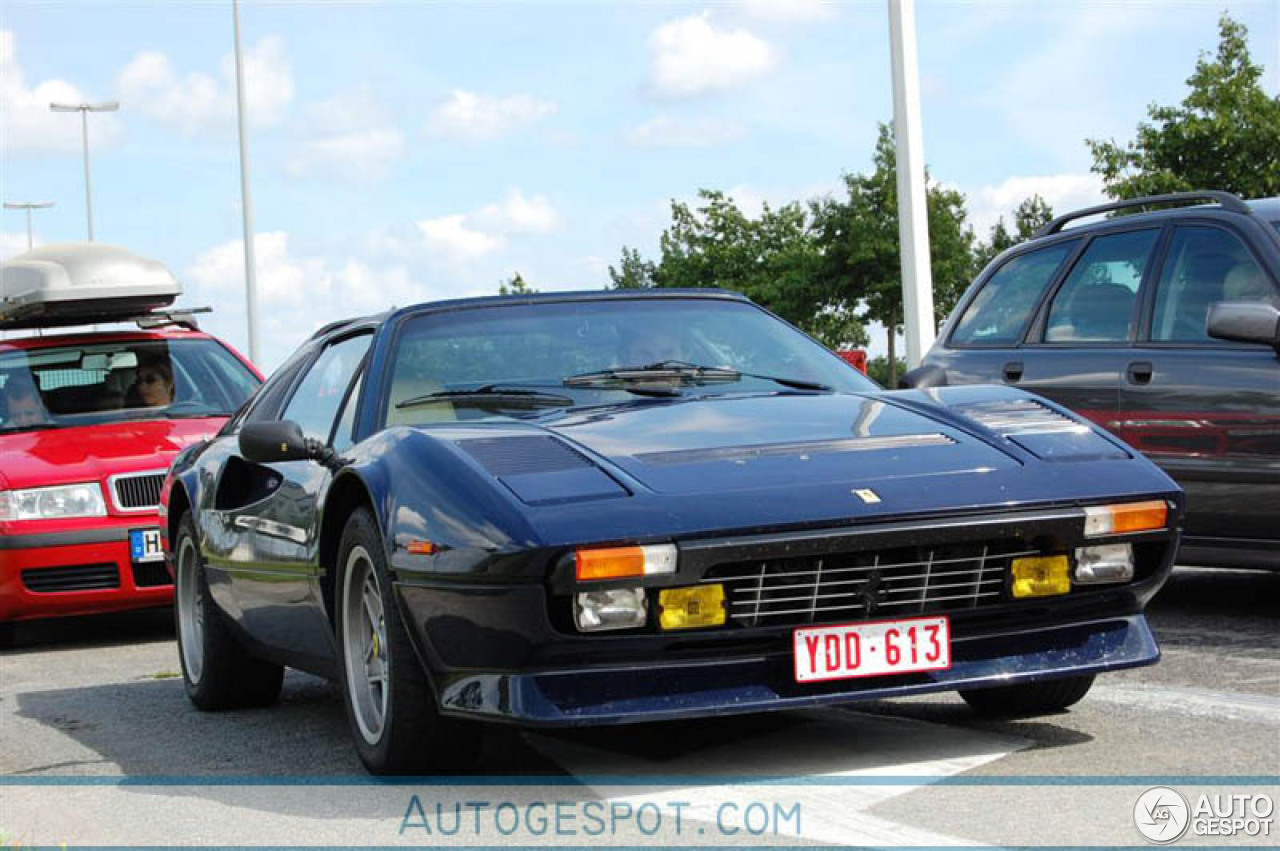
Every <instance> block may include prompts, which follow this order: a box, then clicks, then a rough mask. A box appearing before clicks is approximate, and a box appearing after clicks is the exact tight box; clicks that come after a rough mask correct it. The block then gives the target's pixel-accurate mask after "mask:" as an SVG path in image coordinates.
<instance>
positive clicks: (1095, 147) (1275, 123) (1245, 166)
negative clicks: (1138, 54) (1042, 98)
mask: <svg viewBox="0 0 1280 851" xmlns="http://www.w3.org/2000/svg"><path fill="white" fill-rule="evenodd" d="M1218 32H1219V41H1218V52H1217V54H1216V55H1212V56H1211V55H1210V54H1208V53H1207V52H1206V53H1201V54H1200V58H1199V60H1198V61H1197V62H1196V68H1195V72H1194V73H1193V74H1192V75H1191V76H1190V77H1189V78H1188V79H1187V86H1188V87H1189V88H1190V92H1189V93H1188V94H1187V96H1186V98H1184V99H1183V101H1182V103H1181V104H1180V105H1178V106H1156V105H1155V104H1152V105H1151V106H1149V107H1148V108H1147V117H1148V118H1149V119H1150V122H1146V121H1143V122H1139V124H1138V133H1137V138H1136V139H1135V140H1134V141H1133V142H1132V143H1130V144H1128V145H1119V144H1117V143H1116V142H1115V140H1114V139H1113V140H1109V141H1101V140H1097V139H1089V140H1087V144H1088V146H1089V150H1090V151H1091V152H1092V154H1093V171H1094V172H1096V173H1097V174H1100V175H1101V176H1102V179H1103V183H1104V184H1105V186H1106V190H1107V194H1108V195H1110V196H1111V197H1113V198H1136V197H1138V196H1141V195H1157V194H1160V193H1164V192H1180V191H1186V190H1193V189H1225V190H1227V191H1229V192H1234V193H1236V194H1237V195H1241V196H1243V197H1246V198H1257V197H1263V196H1270V195H1276V194H1280V96H1276V97H1270V96H1268V95H1267V93H1266V91H1265V90H1264V89H1263V88H1262V85H1261V79H1262V66H1260V65H1256V64H1254V62H1253V60H1252V59H1251V58H1250V56H1249V46H1248V43H1247V41H1246V38H1247V36H1248V29H1247V28H1246V27H1245V25H1244V24H1241V23H1239V22H1237V21H1235V20H1233V19H1232V18H1231V17H1230V16H1229V15H1227V14H1225V13H1224V14H1223V15H1222V17H1221V18H1220V19H1219V21H1218Z"/></svg>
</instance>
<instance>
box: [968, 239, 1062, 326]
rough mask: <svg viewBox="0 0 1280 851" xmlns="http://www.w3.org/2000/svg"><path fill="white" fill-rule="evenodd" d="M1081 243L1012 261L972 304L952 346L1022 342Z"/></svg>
mask: <svg viewBox="0 0 1280 851" xmlns="http://www.w3.org/2000/svg"><path fill="white" fill-rule="evenodd" d="M1079 244H1080V243H1079V240H1072V241H1069V242H1060V243H1058V244H1057V245H1051V246H1049V247H1047V248H1041V249H1039V250H1037V251H1028V252H1027V253H1025V254H1019V255H1018V256H1017V257H1011V258H1009V260H1007V261H1006V262H1005V263H1004V264H1003V265H1002V266H1001V267H1000V268H999V269H997V270H996V271H995V273H994V274H992V275H991V277H990V278H988V279H987V283H986V284H985V285H984V286H983V287H982V291H981V292H979V293H978V294H977V296H975V297H974V299H973V301H972V302H970V303H969V307H968V309H967V310H965V312H964V315H963V316H961V317H960V321H959V322H957V323H956V330H955V331H954V332H953V333H952V334H951V343H952V345H960V346H981V345H995V344H1002V343H1016V342H1018V341H1019V340H1021V339H1022V335H1023V332H1024V331H1025V330H1026V327H1027V322H1028V321H1029V320H1030V319H1031V314H1032V311H1034V310H1035V308H1036V305H1037V304H1039V303H1040V296H1041V295H1042V294H1043V293H1044V290H1045V287H1047V286H1048V285H1049V282H1050V281H1052V280H1053V277H1054V275H1056V274H1057V272H1058V269H1059V267H1061V266H1062V264H1063V262H1064V261H1065V260H1066V259H1067V258H1068V257H1070V256H1071V252H1073V251H1074V250H1075V248H1076V246H1077V245H1079Z"/></svg>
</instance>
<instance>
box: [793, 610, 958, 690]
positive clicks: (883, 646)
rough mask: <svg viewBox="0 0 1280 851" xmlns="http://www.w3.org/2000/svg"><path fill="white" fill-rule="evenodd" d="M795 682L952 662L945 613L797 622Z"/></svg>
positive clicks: (900, 671)
mask: <svg viewBox="0 0 1280 851" xmlns="http://www.w3.org/2000/svg"><path fill="white" fill-rule="evenodd" d="M793 654H794V657H795V666H796V667H795V670H796V682H798V683H816V682H822V681H824V680H845V679H850V678H852V677H872V676H879V675H883V674H907V673H911V672H912V671H940V670H943V669H944V668H950V667H951V623H950V621H949V620H948V619H947V618H945V617H937V618H909V619H907V620H896V621H874V622H871V623H857V624H844V625H842V626H815V627H801V628H800V629H797V630H796V631H795V635H794V650H793Z"/></svg>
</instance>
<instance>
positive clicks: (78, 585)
mask: <svg viewBox="0 0 1280 851" xmlns="http://www.w3.org/2000/svg"><path fill="white" fill-rule="evenodd" d="M22 584H23V585H25V586H27V590H28V591H32V592H34V593H36V594H50V593H54V592H57V591H97V590H102V589H104V588H119V587H120V574H119V573H118V572H117V571H116V566H115V565H114V564H78V565H76V566H75V567H42V568H38V569H35V570H24V571H22Z"/></svg>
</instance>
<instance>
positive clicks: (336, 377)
mask: <svg viewBox="0 0 1280 851" xmlns="http://www.w3.org/2000/svg"><path fill="white" fill-rule="evenodd" d="M372 339H373V336H372V335H371V334H361V335H359V336H356V337H348V338H347V339H345V340H342V341H340V342H337V343H334V344H333V345H331V346H329V347H328V348H326V349H325V350H324V351H323V352H321V353H320V357H318V358H316V362H315V363H314V364H312V365H311V369H310V370H308V372H307V374H306V375H304V376H303V377H302V382H301V383H300V384H299V385H298V389H297V390H296V391H294V394H293V398H292V399H290V400H289V404H287V405H285V408H284V411H283V412H282V413H281V415H280V418H281V419H284V420H293V421H294V422H296V423H297V424H298V425H300V426H302V433H303V434H305V435H306V436H307V437H312V438H315V439H316V440H327V439H328V437H329V429H330V428H331V427H332V426H333V418H334V415H335V414H337V413H338V406H339V405H341V404H342V399H343V396H344V395H345V394H346V392H347V387H348V386H349V385H350V384H351V376H353V375H355V372H356V370H357V369H358V368H359V367H360V361H361V360H362V359H363V358H364V353H365V351H366V350H367V349H368V348H369V341H370V340H372Z"/></svg>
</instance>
